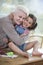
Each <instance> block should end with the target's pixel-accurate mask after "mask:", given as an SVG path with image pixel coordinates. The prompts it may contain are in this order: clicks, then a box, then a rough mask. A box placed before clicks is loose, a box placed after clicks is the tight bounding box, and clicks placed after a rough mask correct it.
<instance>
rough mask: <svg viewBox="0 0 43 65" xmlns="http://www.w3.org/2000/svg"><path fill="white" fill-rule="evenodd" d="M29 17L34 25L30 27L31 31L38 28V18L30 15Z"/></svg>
mask: <svg viewBox="0 0 43 65" xmlns="http://www.w3.org/2000/svg"><path fill="white" fill-rule="evenodd" d="M28 17H30V18H32V20H33V24H32V26H31V27H28V29H29V30H34V29H35V28H36V27H37V22H36V20H37V18H36V17H35V16H34V15H33V14H29V15H28Z"/></svg>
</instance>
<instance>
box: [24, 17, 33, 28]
mask: <svg viewBox="0 0 43 65" xmlns="http://www.w3.org/2000/svg"><path fill="white" fill-rule="evenodd" d="M32 24H33V19H32V18H30V17H28V18H26V19H25V20H24V21H23V27H24V28H28V27H31V26H32Z"/></svg>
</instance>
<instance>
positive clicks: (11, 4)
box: [0, 0, 43, 35]
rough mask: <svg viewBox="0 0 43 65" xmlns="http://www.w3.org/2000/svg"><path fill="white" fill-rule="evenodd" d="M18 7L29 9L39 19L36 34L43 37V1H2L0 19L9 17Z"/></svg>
mask: <svg viewBox="0 0 43 65" xmlns="http://www.w3.org/2000/svg"><path fill="white" fill-rule="evenodd" d="M18 5H23V6H25V7H27V8H28V9H29V12H30V13H33V14H34V15H35V16H36V17H37V23H38V26H37V28H36V32H35V33H36V34H37V33H38V34H42V35H43V0H0V18H1V17H3V16H6V15H8V14H9V13H10V12H12V11H13V10H14V8H15V6H18Z"/></svg>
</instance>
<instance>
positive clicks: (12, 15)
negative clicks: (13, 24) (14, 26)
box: [9, 12, 14, 20]
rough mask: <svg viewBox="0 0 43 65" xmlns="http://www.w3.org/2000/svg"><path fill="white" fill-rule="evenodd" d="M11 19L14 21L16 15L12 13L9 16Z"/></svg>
mask: <svg viewBox="0 0 43 65" xmlns="http://www.w3.org/2000/svg"><path fill="white" fill-rule="evenodd" d="M9 17H10V19H11V20H13V17H14V13H13V12H12V13H11V14H10V15H9Z"/></svg>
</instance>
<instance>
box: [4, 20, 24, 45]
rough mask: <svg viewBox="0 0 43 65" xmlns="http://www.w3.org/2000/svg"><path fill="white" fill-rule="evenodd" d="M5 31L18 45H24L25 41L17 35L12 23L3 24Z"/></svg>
mask: <svg viewBox="0 0 43 65" xmlns="http://www.w3.org/2000/svg"><path fill="white" fill-rule="evenodd" d="M3 30H4V32H5V33H6V34H7V36H8V37H9V38H10V39H11V40H12V41H13V42H14V43H16V44H17V45H21V44H22V43H23V39H22V38H21V37H20V36H19V35H18V34H17V32H16V31H15V29H14V26H13V24H12V23H10V22H8V21H7V22H5V23H3Z"/></svg>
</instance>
